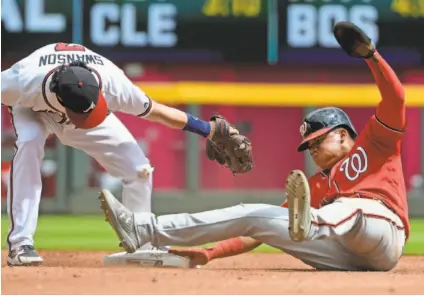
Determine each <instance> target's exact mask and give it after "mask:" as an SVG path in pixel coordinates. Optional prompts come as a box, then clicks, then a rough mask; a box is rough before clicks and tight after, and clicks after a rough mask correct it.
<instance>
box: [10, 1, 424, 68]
mask: <svg viewBox="0 0 424 296" xmlns="http://www.w3.org/2000/svg"><path fill="white" fill-rule="evenodd" d="M274 1H276V4H277V5H276V6H270V5H271V4H270V3H273V2H274ZM270 14H275V15H276V16H277V19H278V21H277V22H276V23H271V22H270V21H269V20H270ZM341 20H348V21H352V22H354V23H355V24H357V25H358V26H359V27H361V28H362V29H364V30H365V32H366V33H367V34H369V35H370V36H371V38H372V39H373V40H374V41H375V42H376V43H377V46H378V47H379V48H380V50H381V51H382V52H383V53H387V54H389V55H390V56H391V57H393V58H394V59H397V61H398V62H399V63H404V64H405V63H406V64H408V65H420V64H421V65H422V64H423V59H422V56H423V55H424V38H423V36H424V35H423V33H422V32H423V28H424V0H60V1H58V0H3V1H2V35H3V36H2V43H3V46H2V50H3V54H2V59H8V58H9V59H17V58H21V57H22V56H24V55H26V54H28V53H30V52H31V51H33V50H35V49H37V48H38V47H41V46H43V45H45V44H48V43H53V42H58V41H62V42H68V43H72V42H77V43H83V44H84V45H85V46H87V47H88V48H90V49H92V50H94V51H97V52H99V53H100V54H103V55H105V56H107V57H109V58H111V59H114V60H126V59H127V60H140V61H153V62H255V63H266V61H267V52H268V50H269V47H268V45H269V44H270V43H269V38H270V35H269V34H268V31H269V29H270V28H271V27H272V26H274V27H275V28H274V29H277V30H276V32H278V34H277V35H275V37H276V40H274V41H275V42H274V43H273V44H274V45H275V46H276V47H277V51H278V55H279V63H281V64H290V63H293V62H299V61H303V62H306V63H308V64H309V65H314V64H317V65H318V64H320V63H323V62H325V63H327V62H331V61H334V62H335V63H336V62H337V63H338V62H346V59H343V58H342V56H341V55H340V54H341V53H340V50H338V45H337V43H336V41H335V39H334V38H333V35H332V27H333V25H334V23H335V22H336V21H341ZM334 56H336V58H333V57H334ZM330 57H331V58H330ZM337 57H339V58H337Z"/></svg>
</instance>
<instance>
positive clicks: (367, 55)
mask: <svg viewBox="0 0 424 296" xmlns="http://www.w3.org/2000/svg"><path fill="white" fill-rule="evenodd" d="M334 35H335V37H336V39H337V41H338V43H339V44H340V46H341V47H342V48H343V49H344V50H345V51H346V52H347V53H348V54H349V55H350V56H352V57H357V58H364V59H365V62H366V63H367V64H368V66H369V68H370V69H371V72H372V74H373V76H374V79H375V81H376V84H377V86H378V89H379V91H380V94H381V97H382V100H381V101H380V103H379V104H378V107H377V112H376V118H377V120H378V121H379V122H380V123H381V124H383V125H384V126H386V127H388V128H390V129H392V130H395V131H404V130H405V128H406V118H405V117H406V116H405V91H404V88H403V86H402V84H401V83H400V81H399V79H398V77H397V76H396V74H395V72H394V71H393V69H392V68H391V67H390V66H389V64H388V63H387V62H386V61H385V60H384V59H383V57H382V56H381V55H380V54H379V53H378V52H377V51H376V49H375V47H374V45H373V44H372V41H371V40H370V38H369V37H368V36H367V35H366V34H365V33H364V32H362V30H361V29H359V28H358V27H356V26H355V25H354V24H351V23H348V22H339V23H337V24H336V25H335V26H334Z"/></svg>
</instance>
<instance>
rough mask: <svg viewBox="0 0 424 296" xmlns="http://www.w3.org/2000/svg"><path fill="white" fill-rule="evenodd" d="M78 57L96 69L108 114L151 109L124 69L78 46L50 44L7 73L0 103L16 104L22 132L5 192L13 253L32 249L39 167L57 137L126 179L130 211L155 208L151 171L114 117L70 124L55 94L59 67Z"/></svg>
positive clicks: (18, 128)
mask: <svg viewBox="0 0 424 296" xmlns="http://www.w3.org/2000/svg"><path fill="white" fill-rule="evenodd" d="M76 60H81V61H83V62H85V63H86V64H87V66H88V67H89V68H91V69H92V70H93V71H92V72H93V75H94V76H95V77H96V79H97V80H98V83H99V86H100V88H101V90H102V92H103V96H104V98H105V100H106V101H107V103H108V107H109V110H110V111H120V112H125V113H129V114H133V115H136V116H141V117H142V116H146V115H147V114H149V112H150V110H151V109H152V101H151V100H150V99H149V97H148V96H146V95H145V94H144V93H143V92H142V91H141V90H140V89H139V88H138V87H137V86H135V85H134V84H133V83H132V82H131V81H130V80H129V79H128V78H127V77H126V76H125V74H124V73H123V71H122V70H121V69H119V68H118V67H117V66H116V65H114V64H113V63H112V62H111V61H109V60H108V59H106V58H105V57H103V56H101V55H99V54H97V53H95V52H93V51H91V50H89V49H87V48H85V47H83V46H81V45H78V44H65V43H55V44H50V45H46V46H44V47H42V48H40V49H38V50H36V51H35V52H33V53H32V54H31V55H29V56H28V57H26V58H24V59H22V60H21V61H19V62H17V63H16V64H14V65H13V66H12V67H11V68H9V69H7V70H5V71H3V72H2V73H1V82H2V83H1V94H2V104H3V105H6V106H11V107H12V108H11V116H12V122H13V127H14V129H15V132H16V135H17V141H16V145H15V155H14V158H13V160H12V164H11V172H10V176H11V177H10V180H9V184H8V185H9V186H8V193H7V209H8V214H9V218H10V221H11V223H10V224H11V227H10V230H9V234H8V236H7V242H8V244H9V249H10V250H13V249H16V248H18V247H20V246H23V245H33V244H34V241H33V236H34V233H35V229H36V226H37V220H38V209H39V202H40V198H41V188H42V181H41V174H40V171H41V169H40V168H41V164H42V159H43V156H44V145H45V141H46V139H47V137H48V135H49V134H52V133H53V134H55V135H56V136H57V137H58V139H59V140H60V141H61V142H62V143H63V144H64V145H67V146H71V147H74V148H76V149H79V150H82V151H84V152H85V153H87V154H88V155H90V156H91V157H93V158H94V159H95V160H96V161H97V162H99V163H100V164H101V165H102V166H103V167H104V168H105V169H106V170H107V172H108V173H109V174H111V175H112V176H114V177H117V178H120V179H122V180H123V181H124V182H123V192H122V197H123V201H124V204H125V206H127V207H128V208H131V209H134V210H137V211H147V212H149V211H150V210H151V191H152V175H151V172H152V168H151V166H150V162H149V160H148V159H147V158H146V156H145V155H144V153H143V151H142V149H141V147H140V146H139V145H138V143H137V141H136V140H135V139H134V137H133V136H132V134H131V133H130V132H129V131H128V129H127V128H126V127H125V125H124V124H123V123H122V122H121V121H120V120H119V119H118V118H117V117H116V116H115V114H113V113H111V114H109V115H108V116H107V117H106V118H105V119H104V121H103V122H102V123H101V124H100V125H98V126H96V127H94V128H92V129H77V128H75V126H74V125H73V124H68V120H67V117H66V114H65V109H64V107H62V105H60V104H59V102H58V100H57V98H56V95H55V94H54V93H52V92H51V91H50V89H49V87H50V82H51V79H52V76H53V74H54V72H55V70H56V69H57V68H58V67H60V66H61V65H66V64H69V63H71V62H72V61H76ZM146 172H150V174H146ZM82 173H85V172H82ZM22 184H25V186H22Z"/></svg>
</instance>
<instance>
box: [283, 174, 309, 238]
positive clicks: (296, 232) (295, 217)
mask: <svg viewBox="0 0 424 296" xmlns="http://www.w3.org/2000/svg"><path fill="white" fill-rule="evenodd" d="M286 195H287V202H288V205H289V235H290V238H291V239H292V240H293V241H296V242H301V241H303V240H305V239H307V238H308V234H309V230H310V228H311V196H310V192H309V183H308V179H307V178H306V176H305V175H304V174H303V172H302V171H299V170H294V171H292V172H291V173H290V174H289V176H288V177H287V181H286Z"/></svg>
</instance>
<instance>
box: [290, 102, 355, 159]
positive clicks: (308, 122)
mask: <svg viewBox="0 0 424 296" xmlns="http://www.w3.org/2000/svg"><path fill="white" fill-rule="evenodd" d="M338 127H343V128H345V129H346V130H347V131H348V132H349V134H350V136H351V137H352V138H353V139H355V138H356V135H357V134H356V131H355V128H354V127H353V125H352V123H351V122H350V119H349V116H347V114H346V113H345V112H344V111H343V110H341V109H339V108H335V107H328V108H321V109H317V110H314V111H312V112H311V113H309V114H308V115H307V116H306V117H305V118H304V119H303V122H302V125H301V126H300V134H301V135H302V138H303V140H302V143H301V144H300V146H299V147H298V148H297V151H299V152H301V151H304V150H306V149H308V148H309V145H308V141H310V140H312V139H314V138H316V137H319V136H321V135H323V134H325V133H328V132H329V131H331V130H333V129H335V128H338Z"/></svg>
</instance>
